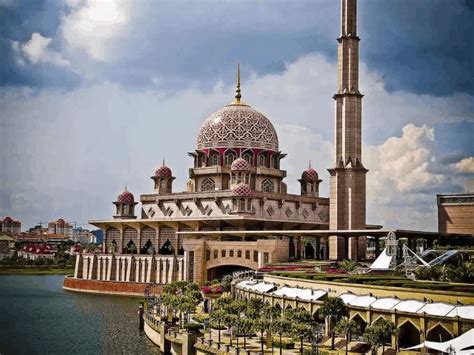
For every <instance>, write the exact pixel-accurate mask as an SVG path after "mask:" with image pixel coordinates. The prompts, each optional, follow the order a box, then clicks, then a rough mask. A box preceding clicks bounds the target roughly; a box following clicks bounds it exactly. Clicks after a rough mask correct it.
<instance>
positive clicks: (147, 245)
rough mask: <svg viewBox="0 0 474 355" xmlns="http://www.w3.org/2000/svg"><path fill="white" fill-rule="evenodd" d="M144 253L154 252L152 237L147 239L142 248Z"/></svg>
mask: <svg viewBox="0 0 474 355" xmlns="http://www.w3.org/2000/svg"><path fill="white" fill-rule="evenodd" d="M142 254H153V243H152V242H151V240H150V239H148V240H147V242H146V243H145V245H144V246H143V248H142Z"/></svg>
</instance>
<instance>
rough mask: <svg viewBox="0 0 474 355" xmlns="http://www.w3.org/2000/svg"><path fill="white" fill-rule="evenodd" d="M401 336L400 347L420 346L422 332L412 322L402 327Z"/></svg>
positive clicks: (399, 339) (407, 322)
mask: <svg viewBox="0 0 474 355" xmlns="http://www.w3.org/2000/svg"><path fill="white" fill-rule="evenodd" d="M399 329H400V334H399V336H398V347H399V348H409V347H411V346H415V345H418V344H420V331H419V330H418V328H417V327H415V326H414V325H413V323H412V322H410V321H406V322H405V323H403V325H401V326H400V328H399Z"/></svg>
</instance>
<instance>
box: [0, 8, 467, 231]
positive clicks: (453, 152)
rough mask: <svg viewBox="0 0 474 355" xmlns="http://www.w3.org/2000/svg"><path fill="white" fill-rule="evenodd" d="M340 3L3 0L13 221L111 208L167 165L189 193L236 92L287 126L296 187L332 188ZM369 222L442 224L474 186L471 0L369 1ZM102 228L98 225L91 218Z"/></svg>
mask: <svg viewBox="0 0 474 355" xmlns="http://www.w3.org/2000/svg"><path fill="white" fill-rule="evenodd" d="M339 6H340V4H339V2H338V1H334V0H312V1H305V0H299V1H288V0H287V1H283V0H275V1H272V2H269V1H253V0H252V1H250V0H249V1H246V0H244V1H217V0H215V1H211V0H204V1H184V0H183V1H171V0H170V1H152V0H135V1H118V0H98V1H92V0H67V1H57V0H37V1H15V0H0V53H1V54H2V55H1V56H0V152H1V154H0V217H1V216H5V215H10V216H12V217H13V218H15V219H19V220H21V221H22V222H23V226H22V228H23V229H24V230H25V229H27V228H29V227H31V226H33V225H35V224H36V223H38V222H40V221H42V222H45V221H50V220H55V219H58V218H65V219H66V220H68V221H71V222H76V223H77V225H78V226H79V225H82V226H84V227H87V221H88V220H90V219H102V218H104V219H105V218H110V217H111V216H112V214H113V212H114V206H113V205H112V201H114V200H115V198H116V196H117V194H118V193H120V192H121V191H122V190H123V188H124V185H125V183H126V184H127V185H128V189H129V190H130V191H132V192H133V193H134V194H135V197H136V199H138V196H139V195H140V194H142V193H149V192H151V191H152V190H153V182H152V180H151V179H150V176H151V175H152V174H153V171H154V169H155V168H156V167H157V166H159V165H160V164H161V161H162V159H163V158H165V159H166V162H167V165H169V166H170V167H171V168H172V170H173V173H174V175H175V176H176V177H177V179H176V180H175V183H174V189H175V191H182V190H185V184H186V181H187V177H188V169H189V167H190V166H191V163H192V161H191V160H190V158H189V157H188V156H187V152H190V151H193V150H194V149H195V144H196V136H197V133H198V130H199V127H200V125H201V124H202V122H203V121H204V120H205V119H206V118H207V117H208V116H209V115H210V114H211V113H212V112H214V111H216V110H217V109H219V108H221V107H222V106H224V105H225V104H227V103H228V102H230V101H231V100H232V98H233V92H234V78H235V68H236V65H237V63H240V64H241V72H242V96H243V100H244V101H245V102H246V103H248V104H250V105H252V107H254V108H255V109H257V110H259V111H261V112H263V113H264V114H265V115H266V116H267V117H269V118H270V120H271V121H272V122H273V123H274V125H275V127H276V130H277V132H278V135H279V139H280V149H281V150H282V151H283V152H285V153H288V156H287V158H286V159H285V160H284V162H283V168H284V169H286V170H288V178H287V179H286V182H287V184H288V188H289V192H291V193H298V192H299V188H298V186H299V185H298V183H297V179H298V178H299V176H300V175H301V172H302V171H303V170H304V169H305V168H306V167H307V165H308V161H309V160H311V161H312V166H313V167H314V168H315V169H317V170H318V172H319V174H320V177H321V178H322V179H323V182H322V184H321V195H322V196H328V192H329V191H328V190H329V187H328V182H329V174H328V172H327V169H328V168H330V167H332V165H333V160H334V158H333V136H334V107H333V106H334V103H333V100H332V95H333V94H334V93H335V92H336V74H337V67H336V59H337V58H336V57H337V42H336V38H337V37H338V35H339V11H340V9H339ZM358 10H359V14H358V15H359V18H358V21H359V23H358V29H359V36H360V37H361V42H360V48H361V65H360V66H361V73H360V76H361V78H360V81H361V92H362V93H363V94H364V95H365V96H364V99H363V162H364V165H365V166H366V167H367V168H368V169H369V170H370V171H369V173H368V175H367V222H368V223H372V224H382V225H384V226H385V227H387V228H405V229H422V230H431V231H436V229H437V212H436V193H451V192H461V191H473V190H474V143H473V142H474V139H473V137H474V100H473V98H474V97H473V96H474V81H473V80H472V78H474V66H473V65H472V63H473V62H474V47H473V46H471V45H469V41H470V36H471V33H473V32H474V1H473V0H417V1H412V0H393V1H379V0H360V1H359V5H358ZM89 227H90V226H89Z"/></svg>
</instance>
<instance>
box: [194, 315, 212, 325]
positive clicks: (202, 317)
mask: <svg viewBox="0 0 474 355" xmlns="http://www.w3.org/2000/svg"><path fill="white" fill-rule="evenodd" d="M192 318H193V320H194V321H195V322H198V323H204V320H205V319H207V318H209V314H193V315H192Z"/></svg>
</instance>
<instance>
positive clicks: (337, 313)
mask: <svg viewBox="0 0 474 355" xmlns="http://www.w3.org/2000/svg"><path fill="white" fill-rule="evenodd" d="M319 314H320V315H321V316H322V317H324V318H325V319H326V321H327V323H326V326H327V329H326V330H327V332H328V333H329V334H330V335H331V349H332V350H334V342H335V337H336V334H335V333H334V326H335V325H336V324H337V323H338V322H339V321H340V320H341V319H342V318H343V317H344V316H345V315H346V314H347V308H346V305H345V303H344V301H343V300H342V299H341V298H339V297H328V298H326V299H325V300H324V303H323V304H322V305H321V308H320V309H319Z"/></svg>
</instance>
